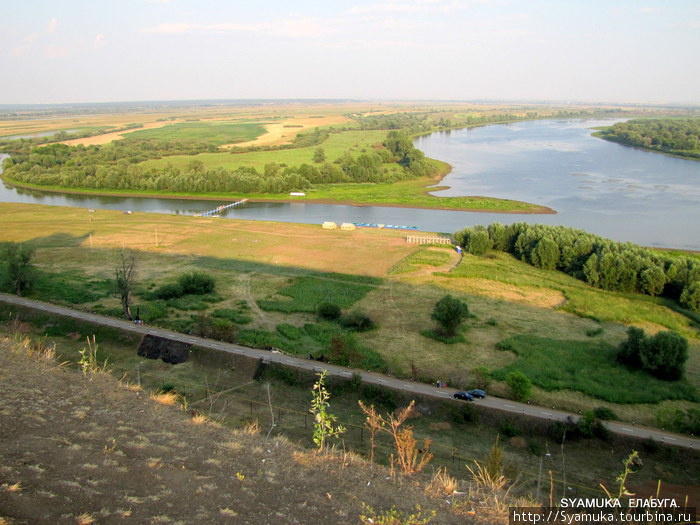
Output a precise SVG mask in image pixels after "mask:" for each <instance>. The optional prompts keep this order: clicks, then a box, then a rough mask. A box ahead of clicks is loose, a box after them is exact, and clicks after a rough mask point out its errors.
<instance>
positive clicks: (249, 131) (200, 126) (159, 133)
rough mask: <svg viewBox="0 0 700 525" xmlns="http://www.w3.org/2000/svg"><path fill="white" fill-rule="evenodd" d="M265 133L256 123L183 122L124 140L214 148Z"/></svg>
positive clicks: (136, 132)
mask: <svg viewBox="0 0 700 525" xmlns="http://www.w3.org/2000/svg"><path fill="white" fill-rule="evenodd" d="M263 133H265V128H264V127H263V126H262V124H260V123H257V122H249V123H240V122H184V123H179V124H168V125H166V126H163V127H159V128H153V129H146V130H141V131H133V132H131V133H129V134H128V135H126V138H125V140H144V139H145V140H158V141H162V142H170V141H178V140H189V141H195V142H207V143H209V144H214V145H216V146H221V145H223V144H229V143H233V142H245V141H248V140H253V139H255V138H257V137H259V136H260V135H262V134H263Z"/></svg>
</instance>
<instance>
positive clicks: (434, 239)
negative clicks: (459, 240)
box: [406, 235, 452, 244]
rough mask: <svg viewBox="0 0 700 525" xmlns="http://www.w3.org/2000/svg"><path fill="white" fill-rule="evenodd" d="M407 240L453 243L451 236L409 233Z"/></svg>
mask: <svg viewBox="0 0 700 525" xmlns="http://www.w3.org/2000/svg"><path fill="white" fill-rule="evenodd" d="M406 242H407V243H409V244H411V243H416V244H452V239H450V238H449V237H425V236H421V235H408V236H407V237H406Z"/></svg>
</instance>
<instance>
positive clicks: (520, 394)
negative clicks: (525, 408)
mask: <svg viewBox="0 0 700 525" xmlns="http://www.w3.org/2000/svg"><path fill="white" fill-rule="evenodd" d="M506 384H507V385H508V390H509V391H510V395H511V396H513V398H514V399H516V400H517V401H527V400H528V399H529V397H530V394H531V392H532V382H531V381H530V379H529V378H528V377H527V376H526V375H525V374H523V373H522V372H518V371H515V372H511V373H510V374H508V377H506Z"/></svg>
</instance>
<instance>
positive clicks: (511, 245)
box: [454, 222, 700, 312]
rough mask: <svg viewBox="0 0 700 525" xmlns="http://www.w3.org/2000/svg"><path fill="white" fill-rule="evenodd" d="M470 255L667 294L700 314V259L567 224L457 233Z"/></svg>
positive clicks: (621, 288) (476, 228) (620, 288)
mask: <svg viewBox="0 0 700 525" xmlns="http://www.w3.org/2000/svg"><path fill="white" fill-rule="evenodd" d="M454 238H455V240H456V242H457V243H458V244H459V245H460V246H462V247H463V248H464V249H465V250H466V251H467V252H469V253H472V254H474V255H483V254H484V253H486V252H487V251H488V250H491V249H494V250H499V251H503V252H507V253H511V254H513V255H514V256H516V257H517V258H518V259H520V260H521V261H524V262H527V263H529V264H531V265H533V266H536V267H537V268H542V269H545V270H559V271H562V272H564V273H566V274H568V275H571V276H572V277H575V278H577V279H580V280H582V281H585V282H586V283H588V284H590V285H591V286H594V287H596V288H601V289H603V290H612V291H619V292H636V293H642V294H647V295H651V296H659V295H663V296H665V297H670V298H672V299H675V300H678V301H679V302H680V304H681V306H683V307H684V308H686V309H688V310H691V311H693V312H700V260H698V259H694V258H691V257H687V256H676V255H670V254H666V253H662V252H657V251H654V250H650V249H648V248H642V247H640V246H637V245H636V244H632V243H629V242H626V243H621V242H616V241H612V240H610V239H605V238H603V237H600V236H598V235H594V234H592V233H588V232H586V231H583V230H578V229H574V228H569V227H566V226H548V225H543V224H526V223H522V222H521V223H515V224H511V225H509V226H504V225H503V224H500V223H493V224H490V225H489V226H488V227H485V226H474V227H467V228H464V229H462V230H459V231H457V232H455V234H454Z"/></svg>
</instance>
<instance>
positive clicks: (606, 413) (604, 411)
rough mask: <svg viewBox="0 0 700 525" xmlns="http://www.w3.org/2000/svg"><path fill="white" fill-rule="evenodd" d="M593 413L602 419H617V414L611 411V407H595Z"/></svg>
mask: <svg viewBox="0 0 700 525" xmlns="http://www.w3.org/2000/svg"><path fill="white" fill-rule="evenodd" d="M593 415H595V417H597V418H598V419H602V420H613V419H617V414H616V413H615V412H613V410H612V409H610V408H608V407H597V408H595V409H594V410H593Z"/></svg>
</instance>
